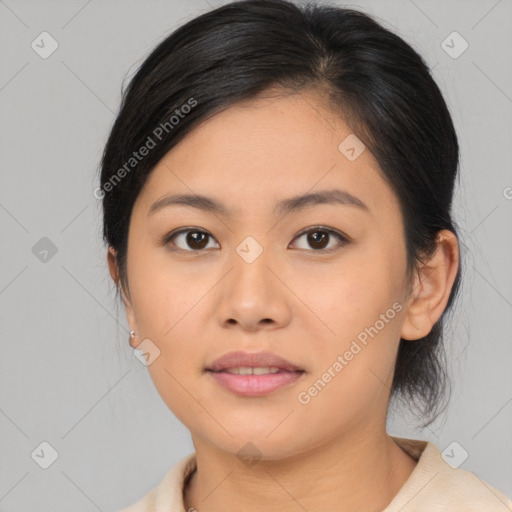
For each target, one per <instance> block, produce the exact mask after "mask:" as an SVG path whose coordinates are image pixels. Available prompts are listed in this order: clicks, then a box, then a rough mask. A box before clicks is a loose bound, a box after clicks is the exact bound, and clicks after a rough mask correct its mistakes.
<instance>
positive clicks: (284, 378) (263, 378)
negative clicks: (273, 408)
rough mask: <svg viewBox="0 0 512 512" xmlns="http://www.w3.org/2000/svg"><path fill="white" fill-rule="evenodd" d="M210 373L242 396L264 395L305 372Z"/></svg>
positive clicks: (223, 384) (222, 384)
mask: <svg viewBox="0 0 512 512" xmlns="http://www.w3.org/2000/svg"><path fill="white" fill-rule="evenodd" d="M207 373H209V374H210V375H211V376H212V377H213V378H214V379H215V380H216V381H217V382H218V383H219V384H220V385H221V386H223V387H224V388H226V389H228V390H229V391H231V392H232V393H235V394H237V395H242V396H262V395H267V394H269V393H272V392H273V391H276V390H277V389H279V388H282V387H283V386H286V385H288V384H291V383H293V382H295V381H297V380H298V379H300V378H301V377H302V375H303V374H304V372H280V373H268V374H266V375H237V374H235V373H227V372H212V371H208V372H207Z"/></svg>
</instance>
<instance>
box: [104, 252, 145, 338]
mask: <svg viewBox="0 0 512 512" xmlns="http://www.w3.org/2000/svg"><path fill="white" fill-rule="evenodd" d="M107 261H108V270H109V272H110V276H111V277H112V279H113V281H114V283H115V284H116V286H117V287H118V288H119V289H120V292H121V298H122V300H123V303H124V308H125V312H126V319H127V321H128V325H129V326H130V330H134V331H137V330H138V329H137V322H136V321H135V315H134V314H133V309H132V305H131V300H130V299H129V298H128V297H127V295H126V293H125V290H124V288H123V286H122V285H121V283H120V277H119V265H118V263H117V252H116V250H115V249H114V248H113V247H109V248H108V251H107ZM129 341H130V345H131V347H132V348H136V347H137V345H138V344H139V343H140V340H138V339H137V338H131V337H129Z"/></svg>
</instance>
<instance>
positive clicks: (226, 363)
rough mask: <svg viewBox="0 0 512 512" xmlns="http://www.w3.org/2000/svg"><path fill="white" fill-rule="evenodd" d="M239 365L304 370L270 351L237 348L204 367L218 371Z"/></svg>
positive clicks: (290, 370) (292, 370) (293, 370)
mask: <svg viewBox="0 0 512 512" xmlns="http://www.w3.org/2000/svg"><path fill="white" fill-rule="evenodd" d="M239 367H252V368H255V367H260V368H261V367H263V368H267V367H274V368H279V369H280V370H286V371H289V372H295V371H304V370H303V369H302V368H299V367H298V366H296V365H294V364H292V363H290V361H287V360H286V359H284V358H282V357H280V356H278V355H277V354H274V353H272V352H252V353H251V352H243V351H241V350H237V351H235V352H228V353H227V354H225V355H223V356H221V357H219V358H218V359H216V360H215V361H214V362H213V363H212V364H210V365H209V366H207V367H206V370H207V371H208V370H209V371H214V372H220V371H223V370H226V369H228V368H239Z"/></svg>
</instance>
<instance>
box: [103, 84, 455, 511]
mask: <svg viewBox="0 0 512 512" xmlns="http://www.w3.org/2000/svg"><path fill="white" fill-rule="evenodd" d="M351 133H352V132H351V130H350V128H349V127H348V126H347V125H346V124H345V123H344V122H343V120H342V119H340V118H339V117H336V116H334V115H333V114H332V113H330V112H329V111H328V109H327V107H326V104H325V102H324V101H323V100H322V97H321V96H320V95H319V94H315V92H308V93H305V92H303V93H302V94H301V95H296V96H291V95H288V96H281V97H270V98H259V99H257V100H251V101H247V102H244V103H238V104H236V105H235V106H233V107H230V108H229V109H227V110H225V111H223V112H221V113H218V114H216V115H215V116H213V117H212V118H210V119H208V120H207V121H205V122H203V123H202V124H201V125H200V126H198V127H196V128H195V129H194V130H193V131H192V132H191V133H190V134H189V135H187V137H185V138H184V139H183V140H182V141H181V142H180V143H179V144H178V145H177V146H175V147H174V148H173V149H172V150H171V151H170V152H169V153H168V154H167V155H166V156H165V157H164V158H163V159H162V160H161V161H160V162H159V164H158V165H157V166H156V168H155V169H154V170H153V172H152V174H151V175H150V177H149V179H148V181H147V183H146V185H145V187H144V188H143V190H142V191H141V193H140V195H139V196H138V198H137V201H136V203H135V205H134V209H133V213H132V217H131V221H130V228H129V238H128V253H127V276H128V283H129V289H128V290H124V291H123V295H122V296H123V300H124V303H125V307H126V314H127V319H128V323H129V326H130V328H131V329H133V330H135V331H136V332H137V333H138V337H137V338H136V339H134V340H131V341H130V343H131V345H132V347H136V346H137V345H138V344H139V343H140V342H141V340H143V339H146V338H149V339H150V340H151V341H152V342H153V343H154V344H155V345H156V346H157V347H158V349H159V350H160V355H159V356H158V357H157V358H156V359H155V360H154V361H153V362H152V363H151V364H150V365H149V366H148V370H149V372H150V374H151V378H152V379H153V382H154V384H155V386H156V388H157V390H158V392H159V393H160V395H161V397H162V399H163V400H164V402H165V403H166V404H167V406H168V407H169V409H170V410H171V411H172V412H173V413H174V414H175V415H176V417H177V418H178V419H179V420H180V421H181V422H182V423H183V424H184V425H185V426H186V427H187V428H188V429H189V430H190V432H191V436H192V441H193V444H194V447H195V451H196V457H197V464H198V469H197V471H196V472H195V473H193V475H192V478H191V479H190V481H189V483H188V485H187V486H186V489H185V491H184V500H185V501H184V502H185V509H186V510H188V509H189V508H191V507H194V508H195V509H196V510H198V511H201V512H220V511H225V510H227V509H230V508H232V507H231V506H230V505H231V504H233V503H236V504H237V509H239V510H245V511H259V510H266V511H280V512H283V511H284V512H287V511H298V510H303V508H304V509H306V510H308V511H313V510H337V511H340V512H344V511H351V512H354V511H363V510H364V511H365V512H371V511H381V510H382V509H383V508H385V506H386V505H387V504H388V503H389V502H390V501H391V499H392V498H393V497H394V496H395V495H396V493H397V492H398V491H399V490H400V488H401V487H402V486H403V484H404V483H405V481H406V480H407V478H408V477H409V476H410V474H411V472H412V471H413V469H414V467H415V465H416V461H415V460H413V459H412V458H411V457H410V456H409V455H407V454H406V453H405V452H404V451H403V450H402V449H401V448H399V447H398V446H397V445H396V444H395V443H394V441H393V440H392V439H391V438H390V436H389V435H388V434H387V432H386V415H387V409H388V403H389V395H390V389H391V382H392V378H393V371H394V365H395V360H396V354H397V350H398V344H399V341H400V337H402V338H404V339H408V340H417V339H419V338H421V337H423V336H425V335H427V334H428V333H429V332H430V330H431V328H432V326H433V325H434V323H435V322H436V321H437V320H438V319H439V317H440V316H441V314H442V312H443V311H444V309H445V307H446V303H447V301H448V298H449V294H450V290H451V287H452V285H453V282H454V279H455V276H456V273H457V265H458V244H457V239H456V237H455V235H454V234H453V233H451V232H449V231H442V232H440V233H439V239H438V249H437V252H436V253H435V255H434V256H433V257H432V259H431V260H430V261H429V262H428V266H425V267H423V268H422V269H421V271H420V272H418V273H417V274H415V278H414V285H413V289H412V290H413V291H412V293H410V294H409V295H407V293H406V291H407V289H406V282H405V270H406V252H405V238H404V231H403V219H402V217H401V213H400V210H399V206H398V200H397V198H396V197H395V195H394V193H393V192H392V190H391V188H390V187H389V186H388V185H387V183H386V182H385V181H384V179H383V178H382V174H381V171H380V169H379V166H378V164H377V161H376V160H375V159H374V157H373V156H372V154H371V153H370V151H369V150H368V149H366V150H365V151H363V153H362V154H361V155H360V156H359V157H358V158H357V159H356V160H354V161H349V160H348V159H347V158H346V156H345V155H344V154H342V153H341V152H340V150H339V149H338V145H339V144H340V142H341V141H343V140H344V139H345V138H346V137H347V136H348V135H350V134H351ZM332 188H340V189H343V190H346V191H348V192H350V193H351V194H352V195H354V196H356V197H357V198H359V199H360V200H361V201H363V202H364V203H365V204H366V205H367V206H368V211H364V210H362V209H358V208H356V207H354V206H350V205H340V204H319V205H314V206H310V207H308V208H307V209H304V210H303V211H294V212H291V213H289V214H287V215H284V216H283V215H280V216H275V215H274V213H273V211H272V210H273V206H274V204H275V203H276V202H277V201H279V200H281V199H285V198H288V197H291V196H295V195H300V194H304V193H307V192H315V191H318V190H327V189H332ZM171 193H190V194H204V195H207V196H211V197H214V198H215V199H217V200H218V201H220V202H222V203H223V204H224V205H226V206H227V207H229V208H230V209H233V210H234V211H235V212H236V213H234V214H233V216H224V215H220V214H214V213H211V212H206V211H202V210H199V209H197V208H193V207H190V206H183V205H182V206H172V207H169V208H167V209H162V210H160V211H158V212H157V213H155V214H154V215H152V216H148V211H149V209H150V207H151V205H152V204H153V203H154V202H155V201H157V200H159V199H161V198H162V197H163V196H165V195H167V194H171ZM318 224H320V225H323V226H326V227H329V228H331V229H334V230H338V231H340V232H341V233H342V234H344V235H346V236H347V237H348V238H349V242H348V243H345V244H343V243H340V242H339V241H338V239H337V238H336V237H335V236H334V235H327V236H328V237H329V238H328V240H326V241H325V242H324V244H325V245H324V246H327V249H328V248H331V247H333V248H336V247H337V249H334V250H333V252H325V251H326V249H314V246H312V245H311V243H308V236H307V234H306V235H301V236H299V237H298V236H297V235H298V234H299V232H301V231H302V230H304V229H305V228H309V227H312V226H315V225H318ZM183 227H190V228H191V231H194V229H195V230H197V229H200V230H202V231H206V232H208V234H210V235H211V237H209V238H207V239H206V241H205V242H204V244H203V245H202V246H201V244H197V245H195V246H194V245H193V246H192V247H191V246H190V245H188V244H187V239H186V238H185V236H186V235H180V236H178V237H177V238H175V239H174V242H175V244H176V246H174V249H175V250H174V251H173V250H172V249H173V245H172V242H168V243H167V245H165V244H164V242H163V241H162V240H163V239H164V237H165V236H166V235H168V234H169V233H171V232H172V231H174V230H176V229H178V228H183ZM315 231H318V230H315V229H314V228H312V232H315ZM247 236H251V237H253V238H254V239H255V240H256V241H257V242H258V244H259V245H260V246H261V248H262V249H263V252H262V254H261V255H260V256H259V257H258V258H257V259H256V260H255V261H254V262H252V263H248V262H247V261H245V260H244V259H243V258H241V257H240V256H239V254H238V253H237V252H236V248H237V247H238V246H239V244H240V243H241V242H242V241H243V240H244V239H245V238H246V237H247ZM324 236H326V235H324ZM310 241H311V239H310ZM313 242H314V240H313ZM198 246H199V247H205V248H203V249H200V250H199V251H198V249H195V251H194V247H198ZM320 246H321V244H320ZM180 248H181V251H180V250H179V249H180ZM187 251H188V252H187ZM201 251H202V252H201ZM108 262H109V268H110V273H111V275H112V278H113V279H114V280H115V282H116V283H119V274H118V267H117V264H116V258H115V251H114V250H113V249H110V250H109V251H108ZM395 302H398V303H400V305H401V306H402V309H401V311H400V312H399V313H397V314H396V316H394V318H393V319H392V320H389V322H388V323H386V325H385V327H384V328H382V329H381V330H380V331H379V332H378V335H376V336H374V337H373V338H369V341H368V344H367V345H366V346H365V347H364V348H363V349H362V350H361V351H360V352H359V353H358V354H357V356H355V357H354V358H353V360H352V361H350V362H349V363H348V364H347V365H346V366H345V367H344V368H343V370H342V371H341V372H340V373H339V374H338V375H337V376H336V377H335V378H333V379H332V380H331V381H330V382H329V383H328V384H327V385H326V386H325V387H324V388H323V390H322V391H321V392H319V393H318V394H317V396H315V397H313V398H312V399H311V401H310V402H309V403H308V404H306V405H303V404H301V403H300V402H299V401H298V399H297V395H298V393H299V392H301V391H305V390H307V389H308V388H309V387H310V386H311V385H312V384H313V383H314V382H315V381H317V380H318V379H319V378H321V376H322V374H324V373H325V371H326V369H327V368H329V367H331V366H332V365H333V363H334V362H335V361H336V358H337V356H338V355H340V354H344V353H345V352H346V351H347V350H348V349H349V347H350V345H351V343H352V341H353V340H354V339H356V336H357V335H358V334H359V333H360V332H361V331H364V329H365V328H367V327H370V326H373V325H374V324H375V322H376V321H377V320H378V319H379V318H380V315H381V314H383V313H385V312H386V311H387V310H388V309H389V308H391V307H392V304H393V303H395ZM413 342H414V341H411V343H413ZM232 350H246V351H249V352H257V351H260V350H269V351H273V352H275V353H277V354H278V355H280V356H282V357H284V358H285V359H288V360H289V361H291V362H292V363H294V364H296V365H297V366H299V367H301V368H303V369H304V370H305V374H304V375H303V376H302V377H301V379H300V380H299V381H297V382H295V383H293V384H291V385H288V386H286V387H284V388H281V389H279V390H278V391H275V392H273V393H272V394H270V395H267V396H263V397H242V396H238V395H235V394H233V393H231V392H229V391H227V390H225V389H224V388H221V387H220V386H219V385H218V384H217V383H216V382H215V381H214V380H213V379H212V378H211V376H210V375H209V374H206V373H204V371H203V370H204V368H205V366H206V365H207V364H208V363H211V362H212V361H213V360H215V359H216V358H218V357H220V356H221V355H223V354H226V353H228V352H230V351H232ZM248 442H251V443H252V444H253V445H254V446H256V447H257V450H258V452H259V454H260V456H261V459H260V460H259V461H258V462H257V463H256V464H254V465H252V466H249V465H247V464H245V463H244V462H243V461H242V460H241V459H240V458H239V457H238V456H237V453H238V452H239V450H241V448H242V447H244V445H246V443H248ZM302 507H303V508H302Z"/></svg>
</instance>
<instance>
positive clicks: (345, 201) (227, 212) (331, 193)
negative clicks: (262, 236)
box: [148, 189, 370, 217]
mask: <svg viewBox="0 0 512 512" xmlns="http://www.w3.org/2000/svg"><path fill="white" fill-rule="evenodd" d="M318 204H339V205H344V206H354V207H356V208H359V209H361V210H364V211H366V212H369V211H370V209H369V208H368V206H367V205H366V204H365V203H364V202H363V201H361V199H359V198H357V197H355V196H353V195H352V194H350V193H349V192H347V191H346V190H340V189H332V190H322V191H319V192H314V193H310V194H304V195H299V196H294V197H290V198H287V199H283V200H281V201H279V202H278V203H276V205H275V206H274V214H275V215H276V216H280V215H286V214H288V213H290V212H292V211H299V210H303V209H305V208H307V207H310V206H314V205H318ZM177 205H184V206H190V207H193V208H198V209H200V210H203V211H206V212H211V213H215V214H219V215H224V216H227V217H231V216H233V213H235V212H233V211H232V210H231V209H229V208H228V207H227V206H225V205H224V204H222V203H221V202H219V201H218V200H216V199H214V198H213V197H208V196H203V195H198V194H171V195H168V196H165V197H163V198H161V199H159V200H158V201H156V202H155V203H153V204H152V205H151V207H150V209H149V212H148V216H150V215H153V214H155V213H156V212H158V211H160V210H162V209H164V208H169V207H172V206H177Z"/></svg>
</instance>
